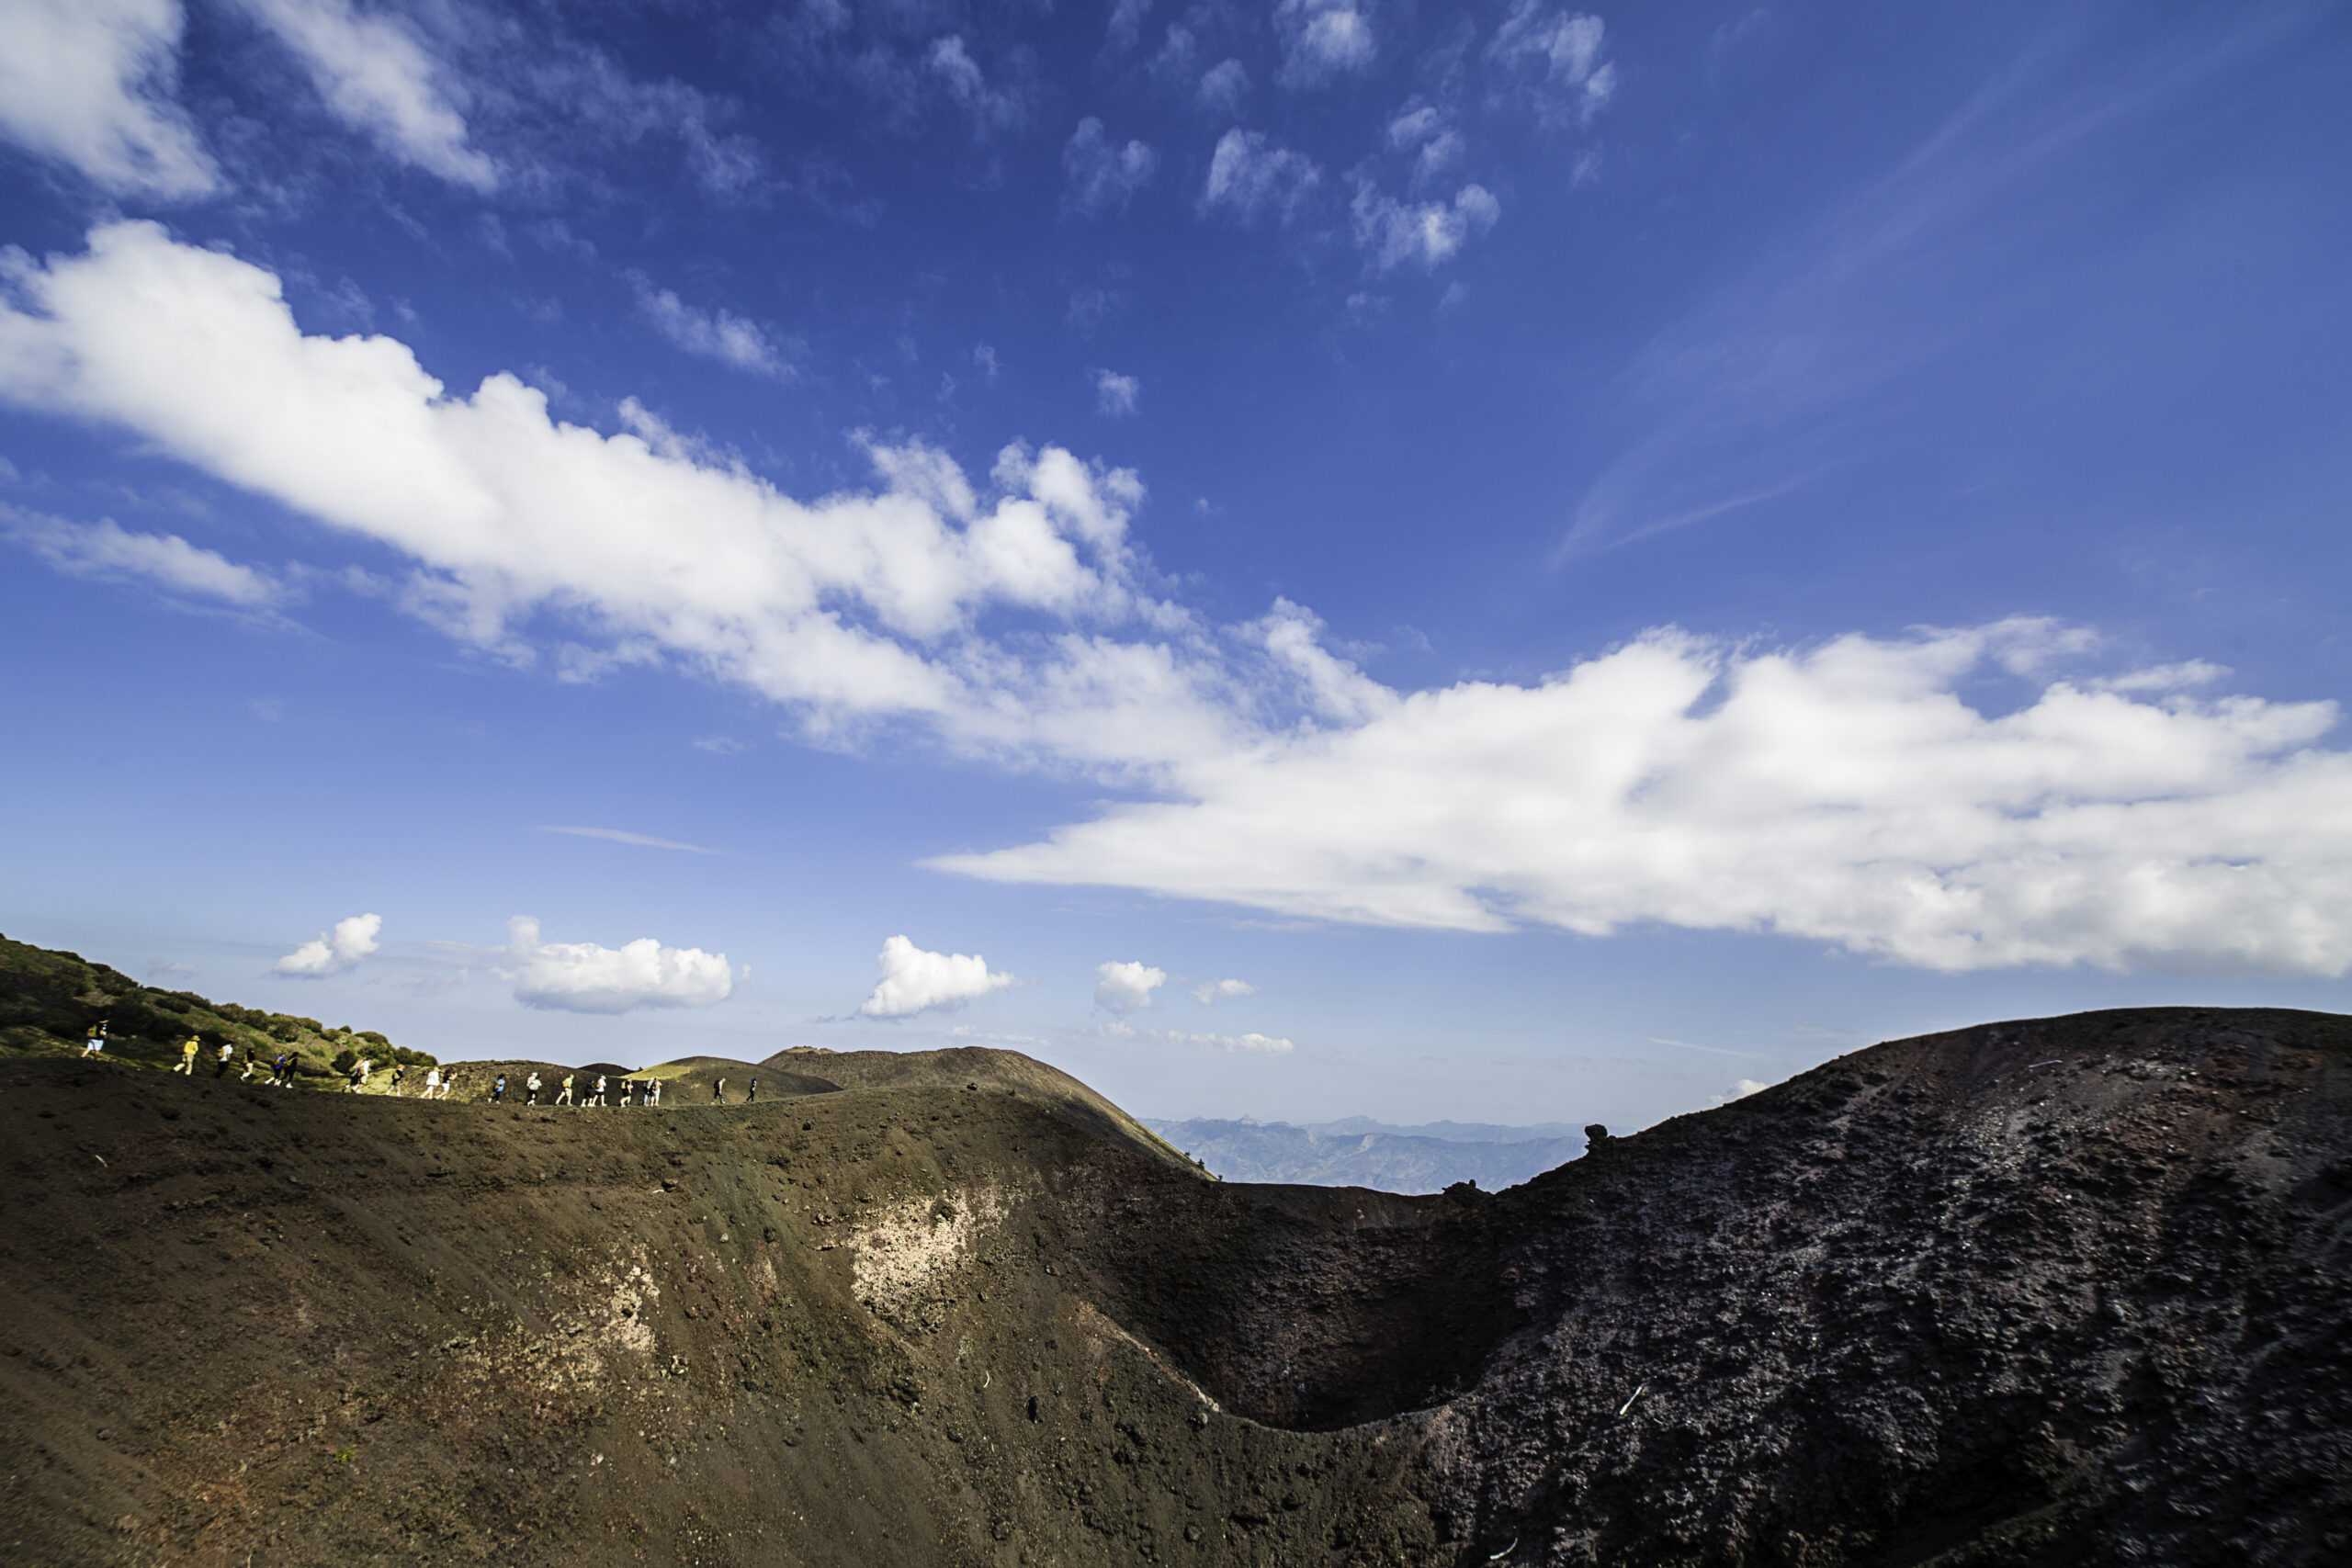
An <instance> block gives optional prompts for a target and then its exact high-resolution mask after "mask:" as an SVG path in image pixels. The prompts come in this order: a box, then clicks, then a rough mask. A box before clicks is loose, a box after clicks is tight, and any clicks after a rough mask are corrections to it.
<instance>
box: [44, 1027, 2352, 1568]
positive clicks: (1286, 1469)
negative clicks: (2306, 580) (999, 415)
mask: <svg viewBox="0 0 2352 1568" xmlns="http://www.w3.org/2000/svg"><path fill="white" fill-rule="evenodd" d="M796 1070H800V1071H805V1072H809V1074H810V1076H812V1077H821V1076H823V1074H822V1069H821V1068H820V1067H817V1066H813V1065H812V1066H809V1067H799V1066H797V1062H796ZM965 1081H966V1083H967V1084H969V1083H976V1082H978V1080H977V1079H967V1080H965ZM762 1087H763V1103H762V1104H760V1105H758V1106H756V1107H752V1108H748V1109H745V1108H731V1107H730V1108H724V1109H720V1108H708V1107H682V1108H680V1109H677V1110H669V1109H664V1110H662V1111H642V1110H637V1109H632V1110H628V1111H595V1112H590V1113H586V1114H579V1115H575V1114H558V1113H550V1112H545V1111H521V1110H516V1109H513V1108H506V1109H497V1110H493V1109H491V1108H487V1107H481V1106H470V1105H458V1104H447V1105H430V1106H427V1105H419V1104H415V1103H413V1102H387V1101H385V1100H371V1099H363V1098H361V1097H337V1096H323V1095H321V1096H311V1095H300V1094H288V1093H283V1092H279V1093H276V1094H272V1093H271V1092H270V1091H266V1090H260V1089H241V1088H239V1087H238V1086H236V1085H234V1084H233V1083H227V1082H209V1081H206V1080H202V1079H198V1080H196V1081H194V1082H189V1081H187V1080H184V1079H165V1078H163V1077H161V1075H156V1074H153V1073H141V1072H132V1071H128V1070H119V1071H118V1070H109V1069H105V1068H99V1067H91V1066H83V1065H82V1064H79V1063H73V1062H64V1063H49V1062H42V1063H28V1062H17V1063H14V1064H10V1065H7V1066H5V1067H0V1129H5V1147H6V1149H7V1151H8V1155H7V1166H6V1171H7V1175H8V1178H9V1181H10V1189H9V1190H10V1192H11V1213H10V1223H9V1224H7V1225H6V1226H0V1282H5V1290H6V1309H7V1310H6V1313H5V1314H0V1324H5V1327H0V1340H5V1343H0V1352H5V1354H0V1441H5V1442H6V1444H7V1446H8V1450H9V1452H10V1453H11V1455H12V1456H14V1458H13V1461H12V1465H11V1467H10V1468H11V1473H10V1475H9V1477H8V1480H7V1482H6V1492H5V1494H0V1541H5V1542H6V1543H8V1546H9V1550H10V1552H11V1553H12V1555H13V1556H14V1558H15V1559H16V1560H20V1561H27V1562H61V1563H81V1562H93V1563H95V1562H156V1563H166V1562H174V1563H175V1562H189V1563H198V1562H205V1563H209V1562H244V1561H246V1559H247V1557H248V1555H249V1554H250V1556H251V1559H252V1561H253V1562H254V1563H256V1564H264V1563H270V1562H286V1563H295V1562H300V1563H312V1562H356V1561H365V1560H368V1559H370V1558H373V1557H377V1556H379V1555H380V1556H381V1557H382V1558H383V1560H385V1561H388V1562H395V1561H419V1562H422V1561H435V1562H450V1561H459V1562H462V1561H482V1562H502V1563H503V1562H515V1563H532V1562H561V1563H564V1564H566V1565H567V1568H570V1565H576V1564H582V1563H592V1562H593V1563H603V1562H616V1563H620V1562H708V1563H744V1564H752V1563H772V1562H785V1563H840V1564H844V1565H846V1564H853V1563H854V1564H878V1563H909V1564H917V1563H922V1564H928V1563H955V1564H963V1563H976V1564H977V1563H987V1564H1000V1563H1001V1564H1004V1565H1006V1568H1011V1565H1013V1564H1019V1563H1024V1562H1025V1563H1034V1564H1045V1563H1064V1564H1080V1563H1105V1564H1108V1563H1132V1562H1193V1563H1203V1564H1242V1563H1251V1564H1258V1563H1263V1564H1273V1563H1278V1562H1279V1563H1295V1562H1318V1563H1319V1562H1333V1563H1364V1564H1374V1563H1385V1564H1424V1563H1443V1564H1457V1563H1458V1564H1469V1563H1476V1562H1500V1563H1521V1564H1534V1563H1546V1564H1567V1563H1591V1562H1610V1563H1633V1564H1693V1565H1696V1564H1717V1563H1720V1564H1744V1563H1756V1564H1768V1563H1769V1564H1790V1565H1805V1568H1825V1565H1830V1564H1886V1565H1892V1564H1897V1563H1902V1564H1916V1563H1931V1562H1933V1563H1944V1564H1952V1565H1958V1564H1962V1563H1966V1564H2029V1563H2034V1564H2041V1563H2048V1564H2056V1563H2114V1564H2129V1563H2159V1562H2162V1563H2175V1562H2180V1563H2194V1562H2220V1561H2229V1562H2244V1563H2249V1564H2302V1563H2310V1564H2318V1563H2323V1562H2341V1561H2344V1560H2345V1556H2346V1551H2347V1540H2346V1535H2345V1534H2344V1531H2345V1530H2346V1520H2347V1517H2352V1438H2348V1437H2347V1434H2352V1345H2347V1340H2346V1329H2345V1306H2346V1301H2347V1299H2352V1298H2347V1293H2346V1287H2347V1285H2348V1284H2352V1280H2347V1278H2346V1266H2347V1257H2346V1250H2345V1247H2344V1243H2345V1240H2346V1224H2347V1222H2352V1136H2348V1135H2347V1117H2348V1116H2352V1024H2347V1022H2346V1021H2344V1020H2341V1019H2336V1018H2333V1017H2327V1016H2323V1015H2316V1014H2309V1013H2290V1012H2272V1011H2223V1010H2148V1011H2135V1012H2115V1013H2102V1014H2092V1015H2086V1016H2081V1017H2075V1018H2068V1019H2056V1020H2046V1021H2035V1022H2029V1023H2015V1024H2005V1025H1999V1026H1993V1027H1988V1028H1984V1029H1976V1030H1968V1031H1962V1032H1955V1033H1951V1034H1943V1035H1936V1036H1928V1037H1924V1038H1921V1039H1917V1040H1910V1041H1901V1042H1896V1043H1891V1044H1887V1045H1882V1046H1878V1047H1874V1048H1873V1049H1871V1050H1870V1051H1865V1052H1861V1053H1858V1054H1856V1055H1852V1056H1849V1057H1846V1058H1843V1059H1841V1060H1840V1061H1838V1062H1835V1063H1832V1064H1830V1065H1829V1066H1826V1067H1823V1068H1821V1069H1819V1070H1817V1071H1815V1072H1813V1073H1810V1074H1807V1075H1805V1076H1804V1077H1800V1078H1797V1079H1794V1080H1792V1081H1791V1082H1789V1083H1787V1084H1784V1085H1782V1086H1780V1087H1779V1088H1777V1089H1772V1090H1769V1091H1767V1092H1765V1093H1762V1094H1758V1095H1755V1096H1752V1097H1750V1098H1749V1099H1747V1100H1740V1101H1737V1102H1735V1103H1734V1104H1732V1105H1729V1106H1726V1107H1724V1108H1722V1109H1720V1110H1717V1111H1709V1112H1706V1113H1703V1114H1701V1115H1696V1116H1690V1117H1684V1118H1680V1119H1678V1120H1677V1121H1674V1122H1667V1123H1665V1124H1663V1125H1661V1126H1658V1127H1654V1128H1651V1129H1649V1130H1647V1131H1645V1132H1644V1133H1641V1134H1636V1135H1634V1136H1629V1137H1620V1138H1610V1139H1606V1140H1599V1141H1596V1144H1595V1146H1594V1147H1593V1148H1592V1149H1591V1151H1590V1152H1589V1153H1588V1154H1587V1155H1586V1156H1584V1157H1582V1158H1580V1159H1577V1160H1576V1161H1574V1162H1572V1163H1570V1164H1568V1165H1566V1166H1565V1167H1562V1168H1559V1169H1556V1170H1555V1171H1552V1172H1550V1173H1548V1174H1546V1175H1545V1176H1544V1177H1541V1178H1539V1179H1536V1180H1534V1181H1532V1182H1530V1183H1528V1184H1526V1185H1524V1186H1522V1187H1520V1188H1516V1189H1513V1190H1510V1191H1508V1192H1504V1193H1500V1194H1493V1195H1489V1194H1486V1193H1481V1192H1476V1191H1474V1190H1456V1191H1453V1192H1450V1193H1447V1194H1442V1195H1437V1196H1430V1197H1422V1198H1407V1197H1398V1196H1396V1195H1392V1194H1384V1193H1376V1192H1368V1191H1363V1190H1348V1189H1331V1188H1295V1187H1250V1186H1244V1185H1241V1184H1237V1183H1223V1184H1220V1183H1216V1182H1211V1181H1207V1180H1204V1179H1201V1178H1200V1177H1198V1176H1197V1175H1195V1174H1190V1173H1187V1172H1186V1171H1185V1170H1183V1169H1182V1168H1178V1167H1176V1166H1174V1165H1171V1164H1170V1163H1168V1162H1166V1161H1164V1160H1159V1159H1155V1158H1153V1157H1150V1156H1148V1155H1146V1154H1144V1153H1142V1152H1141V1151H1139V1150H1137V1149H1136V1147H1135V1146H1134V1145H1132V1143H1130V1142H1128V1141H1125V1140H1124V1139H1122V1140H1117V1141H1114V1140H1111V1139H1106V1138H1103V1137H1098V1136H1095V1135H1092V1134H1091V1133H1089V1132H1087V1131H1085V1130H1083V1129H1082V1128H1081V1127H1080V1126H1079V1125H1076V1124H1074V1123H1073V1122H1070V1121H1067V1120H1061V1119H1057V1117H1056V1115H1055V1114H1053V1113H1052V1110H1051V1108H1049V1107H1048V1106H1046V1105H1045V1104H1044V1103H1042V1102H1040V1101H1039V1100H1036V1099H1034V1098H1025V1097H1023V1096H1022V1095H1019V1094H1016V1093H1011V1092H1007V1091H1006V1090H1005V1089H1002V1088H998V1089H989V1088H988V1087H985V1086H983V1087H979V1088H971V1087H963V1086H962V1085H958V1086H956V1087H947V1086H944V1085H940V1084H933V1083H926V1082H920V1081H912V1082H910V1081H900V1082H898V1083H895V1084H885V1085H882V1086H879V1087H865V1088H854V1087H851V1088H844V1089H842V1091H840V1092H836V1093H825V1094H821V1095H813V1096H810V1097H808V1098H805V1099H798V1100H779V1101H777V1102H775V1103H774V1104H770V1103H767V1102H766V1101H765V1100H764V1093H765V1089H766V1085H765V1083H764V1082H763V1086H762Z"/></svg>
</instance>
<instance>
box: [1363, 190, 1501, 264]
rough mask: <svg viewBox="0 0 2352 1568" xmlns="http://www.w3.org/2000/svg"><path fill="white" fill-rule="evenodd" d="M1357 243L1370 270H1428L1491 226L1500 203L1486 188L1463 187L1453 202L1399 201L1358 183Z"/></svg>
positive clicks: (1498, 213) (1499, 213)
mask: <svg viewBox="0 0 2352 1568" xmlns="http://www.w3.org/2000/svg"><path fill="white" fill-rule="evenodd" d="M1353 210H1354V217H1355V235H1356V243H1357V244H1358V245H1360V246H1362V247H1363V251H1364V253H1365V254H1366V255H1367V256H1368V257H1369V258H1370V260H1371V264H1372V266H1373V268H1374V270H1375V271H1378V272H1390V271H1394V270H1395V269H1396V268H1397V267H1400V266H1404V265H1408V264H1410V265H1416V266H1419V267H1420V268H1421V269H1422V270H1423V271H1425V272H1426V271H1430V270H1431V269H1433V268H1435V267H1437V266H1438V265H1441V264H1442V263H1444V262H1446V261H1448V260H1450V259H1452V257H1453V254H1455V253H1456V252H1458V251H1460V250H1461V249H1462V247H1463V246H1464V244H1466V243H1469V242H1470V241H1471V240H1474V239H1476V238H1477V237H1478V236H1479V235H1482V234H1484V233H1486V232H1487V230H1489V229H1492V228H1493V227H1494V226H1495V220H1497V219H1498V218H1500V217H1501V216H1502V210H1503V209H1502V203H1500V202H1499V201H1497V200H1496V199H1495V197H1494V196H1493V194H1492V193H1491V192H1489V191H1488V190H1487V187H1486V186H1480V185H1466V186H1463V187H1462V188H1461V189H1460V190H1458V191H1456V192H1455V193H1454V195H1453V201H1452V202H1450V203H1449V202H1442V201H1423V202H1404V201H1398V200H1397V198H1396V197H1392V196H1388V195H1385V194H1384V193H1383V192H1381V191H1380V190H1379V189H1378V188H1376V187H1375V186H1374V185H1373V183H1372V182H1371V181H1370V180H1359V181H1358V182H1357V184H1356V196H1355V201H1354V204H1353Z"/></svg>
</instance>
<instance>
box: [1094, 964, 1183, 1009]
mask: <svg viewBox="0 0 2352 1568" xmlns="http://www.w3.org/2000/svg"><path fill="white" fill-rule="evenodd" d="M1094 972H1095V973H1096V974H1098V975H1100V976H1103V978H1102V979H1101V980H1100V981H1099V982H1097V983H1096V985H1095V987H1094V1005H1095V1006H1096V1007H1099V1008H1103V1009H1105V1010H1109V1011H1111V1012H1122V1013H1124V1012H1134V1011H1136V1010H1138V1009H1141V1008H1148V1007H1150V1006H1151V1005H1152V999H1151V993H1152V992H1154V991H1156V990H1158V989H1159V987H1162V986H1164V985H1166V984H1167V983H1168V971H1167V970H1165V969H1155V968H1153V967H1152V966H1151V965H1150V964H1144V963H1140V962H1137V963H1130V964H1122V963H1117V962H1113V963H1110V964H1096V965H1095V967H1094Z"/></svg>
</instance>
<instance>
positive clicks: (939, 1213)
mask: <svg viewBox="0 0 2352 1568" xmlns="http://www.w3.org/2000/svg"><path fill="white" fill-rule="evenodd" d="M1004 1212H1005V1203H1004V1195H1003V1194H1002V1193H1001V1191H999V1190H997V1189H996V1188H995V1187H994V1186H989V1187H983V1188H978V1189H977V1190H967V1191H958V1192H954V1193H949V1194H944V1195H941V1196H937V1197H919V1198H907V1199H901V1200H900V1201H898V1202H895V1203H890V1204H886V1205H877V1207H876V1212H875V1213H874V1216H873V1217H872V1218H871V1219H868V1220H865V1221H862V1222H861V1223H860V1224H859V1225H858V1228H857V1231H856V1233H855V1234H854V1235H853V1236H852V1237H851V1238H850V1245H851V1247H853V1248H854V1259H855V1264H854V1267H855V1270H856V1280H857V1294H858V1297H859V1299H860V1300H863V1301H868V1302H871V1303H874V1305H876V1307H879V1308H882V1309H883V1310H886V1311H898V1310H903V1309H904V1308H906V1307H907V1306H909V1305H910V1304H911V1303H913V1302H914V1300H915V1298H916V1297H917V1296H919V1295H921V1294H922V1292H923V1290H924V1288H925V1287H926V1286H928V1285H930V1284H931V1282H932V1281H933V1280H935V1279H937V1278H938V1277H939V1276H940V1275H942V1274H944V1273H945V1272H947V1271H948V1270H949V1269H954V1268H955V1267H956V1260H957V1259H958V1258H961V1257H963V1255H964V1254H965V1253H967V1252H968V1251H970V1250H971V1249H972V1248H973V1247H975V1246H976V1245H978V1241H979V1238H980V1235H981V1234H982V1233H983V1232H984V1231H986V1230H987V1229H988V1228H989V1227H990V1226H992V1225H994V1224H997V1223H998V1222H999V1221H1001V1220H1002V1219H1003V1218H1004Z"/></svg>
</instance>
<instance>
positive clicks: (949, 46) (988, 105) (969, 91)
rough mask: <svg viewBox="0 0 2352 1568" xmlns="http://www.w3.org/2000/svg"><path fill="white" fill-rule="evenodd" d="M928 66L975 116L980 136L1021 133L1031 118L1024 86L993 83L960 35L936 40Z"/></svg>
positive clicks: (975, 125)
mask: <svg viewBox="0 0 2352 1568" xmlns="http://www.w3.org/2000/svg"><path fill="white" fill-rule="evenodd" d="M924 64H925V65H926V66H928V67H929V69H930V71H931V73H932V74H933V76H936V77H937V78H938V79H939V80H940V81H941V82H942V83H943V84H944V85H945V86H946V88H947V96H949V97H951V98H954V99H955V100H956V103H957V105H958V106H960V107H962V108H963V110H964V112H965V113H967V114H968V115H969V116H971V118H972V129H973V130H974V131H975V132H976V133H977V134H978V135H980V136H982V137H987V136H989V135H992V134H994V133H996V132H998V131H1003V130H1019V129H1020V128H1021V126H1022V124H1023V122H1024V121H1025V120H1027V118H1029V104H1028V97H1027V95H1026V94H1025V93H1024V92H1023V88H1022V85H1020V84H1019V83H1011V84H1007V83H997V84H991V83H990V82H989V79H988V77H987V74H986V73H983V72H982V71H981V70H980V63H979V62H978V61H977V60H974V59H973V58H972V53H971V50H970V49H969V47H968V46H967V45H966V44H965V42H964V39H963V38H962V37H961V36H960V35H957V34H952V33H951V34H949V35H948V36H947V37H945V38H943V39H935V40H934V41H933V44H932V46H931V52H930V53H929V54H928V55H926V56H925V57H924Z"/></svg>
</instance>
